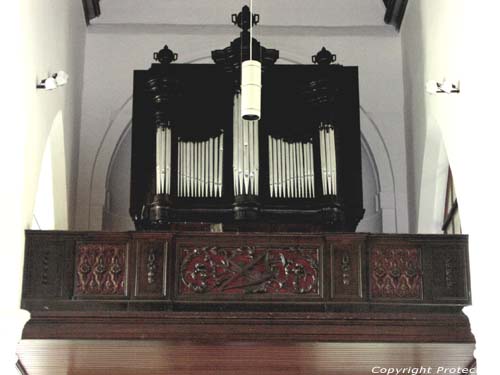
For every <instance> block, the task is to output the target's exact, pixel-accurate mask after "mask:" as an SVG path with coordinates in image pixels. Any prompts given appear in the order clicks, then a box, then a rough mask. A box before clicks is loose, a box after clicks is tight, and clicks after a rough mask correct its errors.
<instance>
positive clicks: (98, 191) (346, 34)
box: [76, 25, 408, 232]
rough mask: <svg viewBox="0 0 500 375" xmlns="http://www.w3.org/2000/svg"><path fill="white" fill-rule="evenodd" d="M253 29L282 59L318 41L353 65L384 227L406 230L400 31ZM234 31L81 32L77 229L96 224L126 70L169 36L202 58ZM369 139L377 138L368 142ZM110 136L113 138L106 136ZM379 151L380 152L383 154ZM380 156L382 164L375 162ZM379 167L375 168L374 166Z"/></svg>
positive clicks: (151, 28) (113, 28) (119, 126)
mask: <svg viewBox="0 0 500 375" xmlns="http://www.w3.org/2000/svg"><path fill="white" fill-rule="evenodd" d="M255 34H256V37H257V38H258V39H259V40H260V41H261V42H262V44H263V45H264V46H266V47H271V48H277V49H279V50H280V56H281V58H280V60H281V63H293V62H300V63H309V62H310V56H311V55H313V54H315V53H316V52H317V51H318V50H319V49H320V48H321V47H322V46H326V47H327V48H329V49H330V50H331V51H332V52H334V53H336V54H337V56H338V60H339V62H340V63H342V64H344V65H357V66H359V69H360V103H361V106H362V113H361V127H362V131H363V132H364V136H365V138H366V139H367V140H368V143H369V147H370V148H371V152H372V153H373V154H374V159H375V161H376V162H377V163H379V161H380V164H381V165H377V168H384V170H385V172H384V173H385V174H384V176H383V177H384V178H381V185H382V186H381V192H380V201H381V207H382V208H381V209H382V210H383V215H384V217H385V222H386V223H387V224H386V225H385V228H383V229H384V231H387V232H395V231H398V232H406V231H407V230H408V210H407V191H406V190H407V186H406V150H405V135H404V132H405V129H404V118H403V85H402V71H401V45H400V39H399V36H398V35H397V34H396V33H395V32H393V31H392V30H390V29H387V28H385V27H382V28H376V29H372V28H370V29H366V28H350V29H348V30H346V29H345V28H291V27H287V28H279V27H272V28H266V27H260V28H256V29H255ZM237 36H238V28H236V27H227V28H224V27H222V28H221V27H196V28H189V27H186V26H162V25H93V26H91V27H90V28H89V34H88V36H87V48H86V54H85V56H86V62H85V87H84V93H83V113H82V131H81V138H80V161H79V177H78V189H79V190H78V209H77V217H76V223H77V227H78V228H79V229H101V228H102V226H103V223H102V220H103V219H102V218H103V209H104V204H105V196H106V194H105V184H106V177H107V175H108V169H109V165H110V162H111V157H112V155H113V151H114V149H115V147H116V143H117V142H118V140H119V139H120V137H121V136H122V135H123V132H124V129H125V128H126V126H127V125H128V123H129V121H130V118H131V105H130V102H129V101H128V100H129V99H130V97H131V95H132V78H133V75H132V72H133V70H134V69H148V68H149V66H150V65H151V63H152V62H153V61H152V54H153V52H155V51H158V50H159V49H161V48H162V47H163V45H164V44H168V45H169V47H170V48H172V49H173V50H174V51H175V52H177V53H178V54H179V62H190V61H193V60H194V61H198V62H199V61H209V59H208V56H209V55H210V51H212V50H213V49H219V48H223V47H225V46H227V45H228V44H229V42H230V41H231V40H233V39H234V38H236V37H237ZM372 139H376V140H377V141H376V142H371V140H372ZM111 140H112V141H111ZM382 159H383V160H382ZM382 164H384V165H382ZM379 173H380V171H379Z"/></svg>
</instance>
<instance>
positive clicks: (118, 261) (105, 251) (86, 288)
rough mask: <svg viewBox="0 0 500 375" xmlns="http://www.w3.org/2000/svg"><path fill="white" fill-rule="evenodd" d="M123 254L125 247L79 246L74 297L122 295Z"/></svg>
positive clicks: (107, 245)
mask: <svg viewBox="0 0 500 375" xmlns="http://www.w3.org/2000/svg"><path fill="white" fill-rule="evenodd" d="M125 254H126V248H125V245H115V244H113V245H112V244H81V245H79V246H78V248H77V256H76V261H77V266H76V270H77V275H76V285H75V295H96V296H99V295H124V294H125V272H124V271H125V258H126V255H125Z"/></svg>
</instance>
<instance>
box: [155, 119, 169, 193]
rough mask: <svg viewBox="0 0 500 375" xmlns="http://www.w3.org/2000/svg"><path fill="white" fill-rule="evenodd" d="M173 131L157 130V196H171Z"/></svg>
mask: <svg viewBox="0 0 500 375" xmlns="http://www.w3.org/2000/svg"><path fill="white" fill-rule="evenodd" d="M171 142H172V139H171V129H170V128H169V127H166V126H159V127H158V128H157V129H156V194H170V174H171V165H170V162H171V150H172V147H171Z"/></svg>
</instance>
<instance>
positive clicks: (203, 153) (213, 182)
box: [169, 131, 224, 198]
mask: <svg viewBox="0 0 500 375" xmlns="http://www.w3.org/2000/svg"><path fill="white" fill-rule="evenodd" d="M169 137H170V136H169ZM169 139H170V138H169ZM223 139H224V133H223V132H222V131H221V134H219V135H218V136H216V137H212V138H209V139H208V140H205V141H200V142H190V141H182V140H181V139H180V138H178V140H177V147H178V152H177V157H178V161H177V168H178V171H177V178H178V180H177V194H178V196H179V197H191V198H207V197H222V164H223V163H222V159H223V153H224V147H223ZM169 160H170V159H169Z"/></svg>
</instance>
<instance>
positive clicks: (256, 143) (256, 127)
mask: <svg viewBox="0 0 500 375" xmlns="http://www.w3.org/2000/svg"><path fill="white" fill-rule="evenodd" d="M253 126H254V128H253V129H254V133H253V138H254V139H253V142H254V143H253V144H254V155H255V156H254V157H255V187H254V190H255V195H259V162H260V160H259V122H258V121H255V122H254V124H253Z"/></svg>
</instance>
